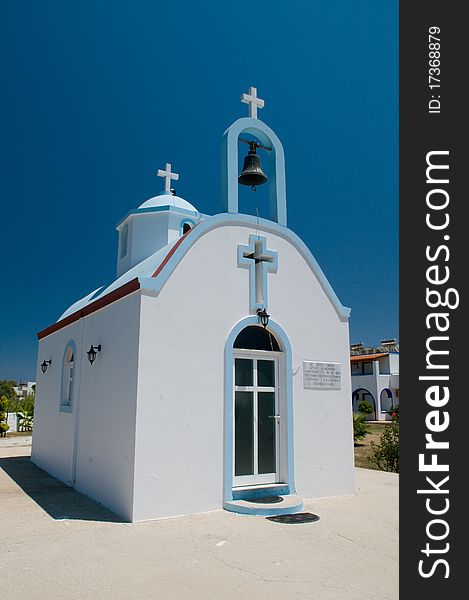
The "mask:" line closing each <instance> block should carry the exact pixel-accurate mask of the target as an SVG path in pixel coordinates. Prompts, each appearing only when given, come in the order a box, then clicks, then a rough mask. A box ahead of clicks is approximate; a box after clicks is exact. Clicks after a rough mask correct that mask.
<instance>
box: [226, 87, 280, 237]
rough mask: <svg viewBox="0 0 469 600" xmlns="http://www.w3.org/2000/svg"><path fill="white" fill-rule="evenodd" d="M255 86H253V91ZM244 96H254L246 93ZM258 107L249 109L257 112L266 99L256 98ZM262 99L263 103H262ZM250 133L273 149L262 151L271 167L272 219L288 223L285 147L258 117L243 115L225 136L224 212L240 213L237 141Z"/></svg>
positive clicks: (270, 199) (270, 204)
mask: <svg viewBox="0 0 469 600" xmlns="http://www.w3.org/2000/svg"><path fill="white" fill-rule="evenodd" d="M252 90H255V88H251V91H252ZM244 98H251V96H248V95H246V94H243V96H242V97H241V99H242V101H243V102H245V103H247V104H248V103H249V101H246V100H245V99H244ZM256 101H257V103H256V110H255V111H254V110H252V109H251V106H250V107H249V108H250V111H249V112H250V114H251V115H254V114H255V115H257V107H259V108H262V107H263V104H264V103H263V101H260V100H259V99H257V98H256ZM259 102H262V104H259ZM243 133H247V134H250V135H253V136H255V137H256V138H257V139H259V140H260V142H261V143H262V144H263V145H265V146H267V147H269V148H272V151H271V152H267V153H265V154H263V156H262V158H263V160H264V159H265V160H267V164H268V170H269V181H268V182H267V185H268V186H269V218H270V220H271V221H275V222H277V223H278V224H279V225H284V226H285V227H286V225H287V198H286V185H285V155H284V152H283V146H282V144H281V142H280V140H279V138H278V137H277V135H276V134H275V133H274V132H273V131H272V129H270V127H268V126H267V125H266V124H265V123H264V122H262V121H261V120H260V119H258V118H257V116H249V117H243V118H241V119H238V120H237V121H235V122H234V123H233V124H232V125H230V127H228V129H227V130H226V131H225V133H224V135H223V141H222V177H221V179H222V199H223V204H224V208H225V211H226V212H228V213H237V212H238V185H239V184H238V144H239V136H240V135H241V134H243Z"/></svg>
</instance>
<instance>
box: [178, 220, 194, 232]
mask: <svg viewBox="0 0 469 600" xmlns="http://www.w3.org/2000/svg"><path fill="white" fill-rule="evenodd" d="M194 225H195V222H194V221H192V219H184V220H183V221H181V224H180V227H181V235H184V234H186V233H187V232H188V231H190V230H191V229H192V228H193V227H194Z"/></svg>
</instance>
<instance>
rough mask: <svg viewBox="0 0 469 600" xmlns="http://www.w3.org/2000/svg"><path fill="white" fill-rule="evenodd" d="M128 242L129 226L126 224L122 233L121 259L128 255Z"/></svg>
mask: <svg viewBox="0 0 469 600" xmlns="http://www.w3.org/2000/svg"><path fill="white" fill-rule="evenodd" d="M128 241H129V226H128V225H127V223H126V224H125V225H124V227H123V228H122V233H121V258H124V256H125V255H126V254H127V243H128Z"/></svg>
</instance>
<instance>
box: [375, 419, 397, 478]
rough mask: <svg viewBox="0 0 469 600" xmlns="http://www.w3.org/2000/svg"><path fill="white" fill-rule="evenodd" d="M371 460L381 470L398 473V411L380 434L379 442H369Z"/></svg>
mask: <svg viewBox="0 0 469 600" xmlns="http://www.w3.org/2000/svg"><path fill="white" fill-rule="evenodd" d="M371 446H372V448H373V453H372V455H371V458H370V460H371V462H372V463H373V464H374V465H376V467H377V468H378V469H380V470H381V471H391V472H393V473H399V413H397V417H396V416H395V417H393V418H392V421H391V423H390V424H389V425H386V427H385V430H384V431H383V433H382V434H381V438H380V442H379V444H374V443H373V442H372V443H371Z"/></svg>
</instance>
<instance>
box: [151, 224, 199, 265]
mask: <svg viewBox="0 0 469 600" xmlns="http://www.w3.org/2000/svg"><path fill="white" fill-rule="evenodd" d="M194 227H197V223H196V224H195V225H194ZM194 227H192V228H191V229H189V231H186V233H185V234H184V235H183V236H181V237H180V238H179V239H178V241H177V242H176V243H175V244H174V246H173V247H172V248H171V250H170V251H169V252H168V254H167V255H166V256H165V258H164V260H163V261H162V262H161V264H160V265H159V267H158V268H157V269H156V271H155V272H154V273H153V275H152V277H158V275H159V274H160V273H161V271H162V270H163V269H164V268H165V266H166V265H167V264H168V261H169V259H170V258H171V256H172V255H173V254H174V253H175V252H176V250H177V249H178V248H179V246H180V245H181V243H182V241H183V240H185V239H186V236H188V235H189V233H190V232H191V231H192V229H194Z"/></svg>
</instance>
